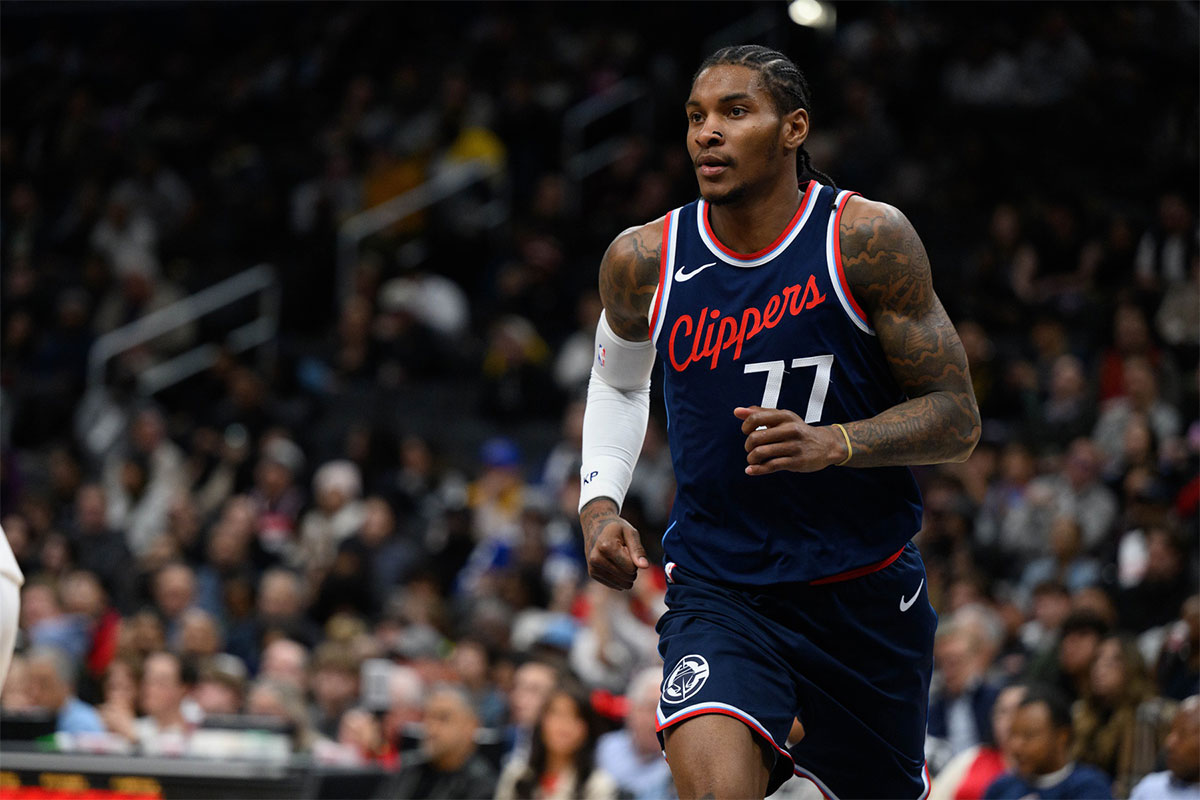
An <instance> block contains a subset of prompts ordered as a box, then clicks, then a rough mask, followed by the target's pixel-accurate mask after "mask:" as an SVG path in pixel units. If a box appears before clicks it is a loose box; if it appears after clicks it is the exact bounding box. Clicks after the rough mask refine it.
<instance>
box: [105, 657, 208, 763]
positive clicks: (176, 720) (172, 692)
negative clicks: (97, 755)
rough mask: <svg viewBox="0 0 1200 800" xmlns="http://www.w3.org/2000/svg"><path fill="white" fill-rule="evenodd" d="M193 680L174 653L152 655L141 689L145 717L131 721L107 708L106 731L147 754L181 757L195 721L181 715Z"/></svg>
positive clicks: (144, 671)
mask: <svg viewBox="0 0 1200 800" xmlns="http://www.w3.org/2000/svg"><path fill="white" fill-rule="evenodd" d="M194 682H195V681H194V678H193V677H192V676H191V674H190V672H189V674H186V675H185V668H184V665H183V662H181V661H180V660H179V657H178V656H176V655H175V654H174V653H169V652H165V651H164V652H161V653H154V654H152V655H150V656H149V657H148V658H147V659H146V663H145V666H144V668H143V670H142V685H141V690H140V694H139V697H140V700H141V703H140V705H141V709H142V711H143V712H144V713H145V716H142V717H138V718H137V719H133V718H131V717H124V716H121V715H119V713H117V711H118V709H117V708H116V707H110V708H109V709H107V710H108V712H109V713H108V714H106V716H105V723H106V724H107V725H108V727H109V730H111V731H112V732H113V733H117V734H119V735H121V736H124V737H125V738H127V739H129V740H130V741H132V742H134V743H135V744H137V745H138V746H139V747H140V748H141V751H142V752H143V753H146V754H148V755H159V754H162V755H182V754H183V753H184V751H185V749H186V746H187V739H188V737H189V736H190V735H191V731H192V729H193V727H194V725H195V723H196V720H194V719H193V720H189V719H187V718H186V717H185V715H184V701H185V699H186V698H187V695H188V692H189V691H190V690H191V688H192V684H193V683H194Z"/></svg>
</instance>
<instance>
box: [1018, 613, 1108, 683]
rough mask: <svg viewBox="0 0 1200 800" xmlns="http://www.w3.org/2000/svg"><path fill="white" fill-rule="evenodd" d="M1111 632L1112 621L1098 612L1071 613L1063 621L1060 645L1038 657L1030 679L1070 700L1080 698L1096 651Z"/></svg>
mask: <svg viewBox="0 0 1200 800" xmlns="http://www.w3.org/2000/svg"><path fill="white" fill-rule="evenodd" d="M1108 633H1109V626H1108V624H1107V623H1106V622H1105V621H1104V620H1103V619H1101V618H1100V617H1098V616H1097V615H1096V614H1094V613H1092V612H1090V611H1073V612H1071V614H1070V616H1068V617H1067V618H1066V620H1064V621H1063V624H1062V633H1061V634H1060V635H1059V638H1058V646H1057V647H1055V648H1053V649H1051V650H1048V651H1046V652H1045V653H1043V654H1042V656H1041V657H1039V658H1037V659H1034V660H1033V662H1031V663H1030V665H1029V670H1028V672H1027V673H1026V678H1027V679H1028V680H1029V681H1030V682H1031V683H1043V684H1047V685H1049V686H1052V687H1054V688H1055V689H1057V690H1058V691H1060V692H1062V694H1063V696H1065V697H1066V698H1067V700H1068V702H1074V701H1075V700H1078V699H1079V698H1080V696H1082V694H1083V692H1084V690H1085V689H1086V687H1087V683H1088V681H1089V680H1090V679H1091V670H1092V662H1093V661H1094V660H1095V658H1096V650H1097V648H1099V647H1100V642H1101V641H1102V640H1103V639H1104V637H1105V636H1107V635H1108Z"/></svg>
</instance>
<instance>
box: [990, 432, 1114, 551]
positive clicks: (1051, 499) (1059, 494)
mask: <svg viewBox="0 0 1200 800" xmlns="http://www.w3.org/2000/svg"><path fill="white" fill-rule="evenodd" d="M1101 467H1102V464H1101V457H1100V453H1099V451H1098V450H1097V449H1096V446H1095V445H1094V444H1092V442H1091V440H1089V439H1084V438H1080V439H1076V440H1075V441H1073V442H1071V445H1070V447H1069V448H1068V449H1067V453H1066V456H1065V458H1064V460H1063V466H1062V470H1061V472H1058V473H1052V474H1050V475H1046V476H1043V477H1040V478H1036V479H1034V480H1033V482H1032V483H1031V484H1030V486H1029V492H1028V495H1027V496H1028V498H1029V502H1028V503H1027V504H1026V505H1024V506H1023V507H1022V508H1021V511H1020V513H1018V514H1017V515H1016V516H1015V518H1013V519H1012V522H1013V524H1014V526H1015V527H1014V528H1013V530H1020V531H1021V533H1022V535H1024V536H1025V537H1026V539H1025V541H1026V542H1028V545H1027V546H1026V547H1025V550H1026V551H1027V552H1031V553H1036V552H1037V551H1038V550H1039V549H1040V548H1039V546H1038V543H1041V548H1044V547H1045V544H1044V543H1045V542H1046V541H1047V540H1048V539H1049V538H1050V530H1051V527H1052V526H1053V524H1054V521H1055V520H1057V519H1058V518H1060V517H1068V518H1070V519H1073V520H1075V521H1076V522H1078V523H1079V529H1080V534H1081V535H1082V537H1083V542H1082V545H1083V550H1084V551H1086V552H1089V553H1092V552H1096V551H1097V550H1098V549H1099V548H1100V547H1101V546H1102V545H1104V544H1105V541H1106V538H1107V536H1108V535H1109V533H1110V532H1111V531H1112V528H1113V525H1114V524H1115V523H1116V520H1117V498H1116V497H1115V496H1113V493H1112V491H1111V490H1110V489H1109V488H1108V487H1107V486H1105V485H1104V484H1103V483H1101V481H1100V473H1101ZM1042 552H1043V553H1044V550H1043V551H1042Z"/></svg>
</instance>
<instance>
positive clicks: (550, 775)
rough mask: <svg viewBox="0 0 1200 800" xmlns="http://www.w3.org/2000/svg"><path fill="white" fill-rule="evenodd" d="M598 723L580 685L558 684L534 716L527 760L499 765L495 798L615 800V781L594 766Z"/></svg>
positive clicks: (570, 683) (567, 681)
mask: <svg viewBox="0 0 1200 800" xmlns="http://www.w3.org/2000/svg"><path fill="white" fill-rule="evenodd" d="M598 724H599V721H598V718H597V716H596V712H595V711H593V710H592V706H591V704H590V702H589V701H588V697H587V694H586V693H585V692H584V689H583V687H582V686H580V685H578V684H576V683H575V682H574V681H573V679H567V680H564V681H562V682H560V683H559V684H558V685H557V686H556V687H554V689H553V690H552V691H551V692H550V695H549V697H548V699H547V700H546V703H545V705H543V706H542V709H541V712H540V713H539V714H538V718H537V724H536V725H535V726H534V731H533V741H532V743H531V747H530V750H529V758H528V760H527V761H512V762H510V763H509V764H508V766H507V767H505V768H504V771H503V772H502V773H501V774H500V783H499V785H498V786H497V788H496V800H527V799H532V800H567V799H568V798H579V799H580V800H616V797H617V794H618V789H617V783H616V781H615V780H613V778H612V776H610V775H609V774H608V773H607V772H605V771H604V770H603V769H600V768H599V767H597V766H596V764H595V748H596V739H597V737H598V735H599V731H598V730H597V727H598Z"/></svg>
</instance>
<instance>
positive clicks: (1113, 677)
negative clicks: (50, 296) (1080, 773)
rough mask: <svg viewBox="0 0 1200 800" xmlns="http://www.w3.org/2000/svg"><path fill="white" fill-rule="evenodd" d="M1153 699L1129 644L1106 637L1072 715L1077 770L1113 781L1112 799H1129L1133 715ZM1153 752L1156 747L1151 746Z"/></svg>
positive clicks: (1142, 664) (1142, 665)
mask: <svg viewBox="0 0 1200 800" xmlns="http://www.w3.org/2000/svg"><path fill="white" fill-rule="evenodd" d="M1153 693H1154V687H1153V685H1152V684H1151V683H1150V677H1149V675H1148V674H1147V672H1146V662H1145V661H1143V660H1142V655H1141V653H1140V652H1138V649H1137V645H1136V644H1135V643H1134V642H1133V641H1132V640H1130V639H1127V638H1123V637H1120V636H1109V637H1108V638H1107V639H1105V640H1104V641H1102V642H1101V643H1100V647H1099V648H1097V650H1096V659H1095V661H1093V662H1092V672H1091V678H1090V680H1089V681H1088V685H1087V689H1086V690H1085V691H1084V695H1083V698H1082V700H1081V701H1080V702H1079V703H1076V705H1075V709H1074V714H1073V716H1074V721H1075V750H1074V752H1073V754H1072V755H1073V757H1074V758H1075V760H1076V761H1078V762H1080V763H1081V764H1091V765H1092V766H1094V767H1097V768H1099V769H1100V770H1101V771H1102V772H1104V773H1105V774H1107V775H1111V776H1112V778H1113V793H1114V794H1116V795H1118V796H1121V797H1123V796H1125V795H1127V794H1128V793H1129V789H1130V778H1131V776H1132V774H1133V758H1134V753H1135V751H1136V749H1137V747H1136V745H1137V742H1135V738H1136V736H1137V720H1138V709H1139V707H1140V706H1141V704H1142V703H1143V702H1144V701H1146V700H1148V699H1149V698H1150V697H1151V696H1152V695H1153ZM1149 749H1151V750H1157V749H1158V742H1153V743H1151V746H1150V748H1149Z"/></svg>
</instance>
